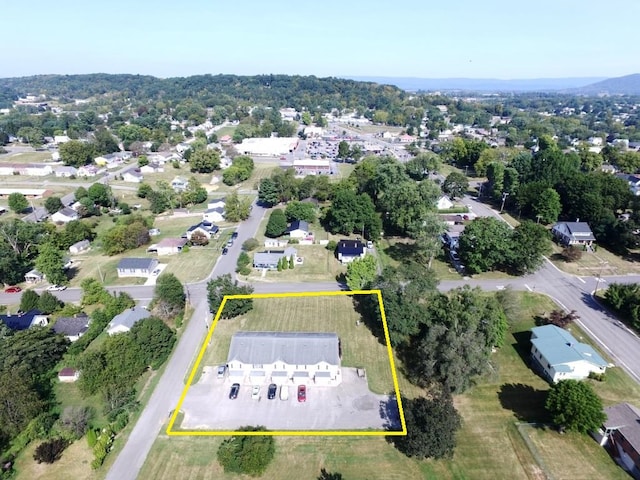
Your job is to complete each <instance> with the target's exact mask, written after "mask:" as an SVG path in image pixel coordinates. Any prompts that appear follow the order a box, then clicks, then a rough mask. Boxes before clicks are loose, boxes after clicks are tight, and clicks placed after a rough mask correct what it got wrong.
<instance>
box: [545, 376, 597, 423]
mask: <svg viewBox="0 0 640 480" xmlns="http://www.w3.org/2000/svg"><path fill="white" fill-rule="evenodd" d="M545 408H546V409H547V411H548V412H549V413H550V414H551V418H552V420H553V422H554V423H555V424H557V425H559V426H561V427H565V428H567V429H568V430H575V431H578V432H582V433H587V432H593V431H596V430H598V428H600V426H601V425H602V423H603V422H604V421H605V419H606V416H605V413H604V412H603V410H602V401H601V400H600V398H599V397H598V395H596V393H595V392H594V391H593V388H591V385H589V384H588V383H586V382H581V381H579V380H560V381H559V382H558V383H556V384H555V385H553V386H552V387H551V389H550V390H549V394H548V396H547V401H546V403H545Z"/></svg>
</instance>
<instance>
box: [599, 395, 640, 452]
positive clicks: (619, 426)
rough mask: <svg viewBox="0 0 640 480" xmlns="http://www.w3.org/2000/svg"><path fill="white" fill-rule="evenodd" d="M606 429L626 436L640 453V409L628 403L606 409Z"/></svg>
mask: <svg viewBox="0 0 640 480" xmlns="http://www.w3.org/2000/svg"><path fill="white" fill-rule="evenodd" d="M604 413H605V414H606V415H607V420H606V421H605V422H604V426H605V427H606V428H615V429H616V430H618V431H620V433H622V434H623V435H624V438H626V439H627V441H628V442H629V443H630V444H631V446H632V447H633V448H634V449H635V450H636V452H640V409H638V408H637V407H634V406H633V405H629V404H628V403H619V404H617V405H612V406H611V407H607V408H605V409H604Z"/></svg>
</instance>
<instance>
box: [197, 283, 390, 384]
mask: <svg viewBox="0 0 640 480" xmlns="http://www.w3.org/2000/svg"><path fill="white" fill-rule="evenodd" d="M253 304H254V308H253V310H252V311H251V312H249V313H248V314H247V315H245V316H242V317H238V318H234V319H221V320H220V321H218V324H217V325H216V327H215V330H214V332H213V335H212V339H211V345H210V346H209V348H208V349H207V351H206V352H205V355H204V357H203V359H202V362H201V364H200V365H199V368H198V370H199V372H201V371H202V368H203V367H204V366H214V365H218V364H223V363H226V361H227V355H228V353H229V343H230V341H231V336H232V335H233V334H234V333H235V332H237V331H240V330H249V331H253V330H259V331H285V332H286V331H291V332H296V331H297V332H336V333H337V334H338V336H339V337H340V340H341V348H342V365H343V366H345V367H365V368H366V370H367V379H368V381H369V388H370V389H371V390H372V391H373V392H374V393H390V392H393V380H392V377H391V367H390V364H389V357H388V354H387V348H386V346H384V345H382V344H381V343H380V342H378V340H377V338H376V337H375V336H373V335H372V334H371V332H370V331H369V330H368V329H367V327H366V326H365V325H364V324H362V323H360V325H358V324H357V322H358V320H360V315H359V314H358V313H357V312H356V311H355V310H354V307H353V302H352V299H351V297H350V296H325V297H300V298H296V297H294V298H257V299H254V300H253ZM276 312H277V313H276Z"/></svg>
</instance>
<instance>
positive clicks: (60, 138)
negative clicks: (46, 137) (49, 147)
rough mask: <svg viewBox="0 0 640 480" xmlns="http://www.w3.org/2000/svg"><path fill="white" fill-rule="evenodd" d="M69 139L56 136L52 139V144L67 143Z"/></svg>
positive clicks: (64, 136) (63, 136)
mask: <svg viewBox="0 0 640 480" xmlns="http://www.w3.org/2000/svg"><path fill="white" fill-rule="evenodd" d="M70 140H71V139H70V138H69V137H68V136H66V135H56V136H54V137H53V143H55V144H56V145H60V144H61V143H67V142H68V141H70Z"/></svg>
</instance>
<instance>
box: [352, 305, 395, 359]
mask: <svg viewBox="0 0 640 480" xmlns="http://www.w3.org/2000/svg"><path fill="white" fill-rule="evenodd" d="M351 299H352V301H353V306H354V308H355V310H356V312H358V314H359V315H360V320H358V324H357V325H360V322H362V323H363V324H364V326H366V327H367V328H368V329H369V331H370V332H371V333H372V334H373V335H374V336H375V337H376V338H377V339H378V342H379V343H380V344H381V345H384V346H385V347H386V346H387V341H386V339H385V336H384V329H383V328H382V318H380V314H379V311H378V308H377V305H378V296H377V295H374V294H369V295H364V294H363V295H353V296H352V297H351Z"/></svg>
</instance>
